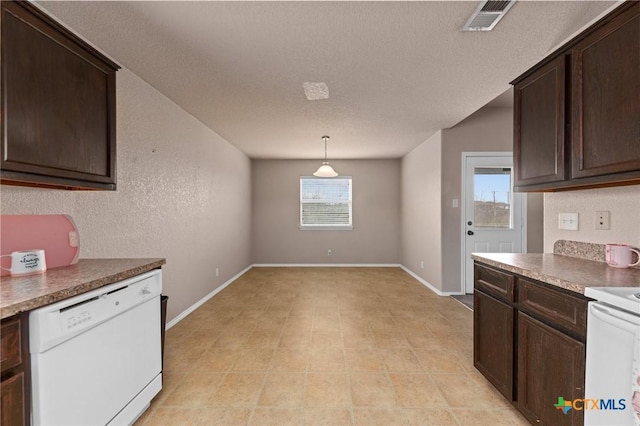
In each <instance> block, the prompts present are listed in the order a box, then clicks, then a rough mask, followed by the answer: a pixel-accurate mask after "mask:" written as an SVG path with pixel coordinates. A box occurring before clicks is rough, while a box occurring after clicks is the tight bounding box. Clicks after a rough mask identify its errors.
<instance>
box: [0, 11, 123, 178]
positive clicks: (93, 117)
mask: <svg viewBox="0 0 640 426" xmlns="http://www.w3.org/2000/svg"><path fill="white" fill-rule="evenodd" d="M1 7H2V10H1V18H0V19H1V20H2V22H1V24H2V53H1V54H2V75H1V85H2V86H1V87H2V96H1V98H2V123H1V125H2V147H1V149H2V157H1V163H0V168H1V169H2V170H1V177H2V183H3V184H12V185H27V186H45V187H52V188H66V189H106V190H115V189H116V121H115V120H116V116H115V112H116V111H115V108H116V71H117V70H118V69H119V67H118V65H116V64H115V63H113V62H112V61H110V60H109V59H108V58H106V57H105V56H104V55H102V54H100V53H99V52H98V51H97V50H95V49H94V48H92V47H91V46H89V45H88V44H87V43H86V42H84V41H83V40H81V39H80V38H78V37H77V36H76V35H74V34H73V33H71V32H70V31H69V30H67V29H66V28H64V27H63V26H61V25H60V24H59V23H57V22H56V21H54V20H53V19H51V18H50V17H49V16H47V15H46V14H45V13H43V12H42V11H40V10H39V9H38V8H37V7H36V6H34V5H32V4H30V3H29V2H14V1H3V2H2V6H1Z"/></svg>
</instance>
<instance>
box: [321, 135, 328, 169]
mask: <svg viewBox="0 0 640 426" xmlns="http://www.w3.org/2000/svg"><path fill="white" fill-rule="evenodd" d="M328 139H329V136H323V137H322V140H323V141H324V162H325V163H326V162H327V140H328Z"/></svg>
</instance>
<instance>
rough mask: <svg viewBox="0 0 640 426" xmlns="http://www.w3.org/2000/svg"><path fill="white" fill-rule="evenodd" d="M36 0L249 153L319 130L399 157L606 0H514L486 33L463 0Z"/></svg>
mask: <svg viewBox="0 0 640 426" xmlns="http://www.w3.org/2000/svg"><path fill="white" fill-rule="evenodd" d="M39 4H41V5H42V6H43V7H44V8H45V9H47V10H48V11H49V12H51V13H52V14H53V15H55V16H57V17H58V18H59V19H61V20H62V21H63V22H64V23H66V24H67V25H69V26H70V27H71V28H72V29H74V30H75V31H77V32H78V33H80V34H82V36H83V37H84V38H86V39H87V40H89V41H90V42H91V43H93V44H94V45H96V46H97V47H98V48H100V49H101V50H102V51H104V52H105V53H107V54H108V55H109V56H110V57H112V58H113V59H115V60H116V61H117V62H119V63H120V64H122V65H123V66H125V67H126V68H128V69H130V70H132V71H133V72H134V73H136V74H137V75H138V76H139V77H141V78H142V79H144V80H145V81H147V82H148V83H150V84H151V85H153V86H154V87H155V88H156V89H158V90H159V91H161V92H162V93H163V94H165V95H166V96H167V97H169V98H170V99H172V100H173V101H174V102H176V103H177V104H179V105H180V106H181V107H182V108H184V109H185V110H186V111H188V112H189V113H191V114H192V115H193V116H195V117H196V118H198V119H199V120H200V121H202V122H203V123H205V124H206V125H207V126H208V127H210V128H211V129H213V130H214V131H216V132H217V133H218V134H220V135H221V136H222V137H224V138H225V139H226V140H227V141H229V142H230V143H232V144H233V145H235V146H236V147H238V148H239V149H240V150H242V151H243V152H245V153H246V154H247V155H249V156H250V157H252V158H320V157H322V155H323V154H324V147H323V144H322V140H321V136H322V135H325V134H327V135H330V136H331V142H330V143H329V157H330V158H397V157H401V156H403V155H404V154H406V153H407V152H408V151H410V150H411V149H413V148H414V147H416V146H417V145H419V144H420V143H422V142H423V141H424V140H426V139H427V138H429V137H430V136H431V135H433V134H434V133H435V132H437V131H438V130H439V129H446V128H448V127H451V126H453V125H455V124H456V123H458V122H460V121H461V120H463V119H464V118H466V117H468V116H469V115H470V114H472V113H473V112H475V111H476V110H478V109H479V108H481V107H482V106H483V105H485V104H487V103H488V102H489V101H491V100H492V99H494V98H496V97H497V96H499V95H500V94H502V93H503V92H505V91H506V90H508V89H509V82H510V81H511V80H512V79H514V78H515V77H517V76H518V75H519V74H521V73H522V72H524V71H525V70H527V69H528V68H529V67H531V66H532V65H534V64H535V63H536V62H537V61H539V60H540V59H542V58H543V57H544V56H545V55H546V54H548V53H549V51H550V50H551V49H553V48H554V47H557V46H558V45H559V44H560V43H561V42H563V41H565V40H566V39H567V38H568V37H569V36H571V35H572V34H574V33H575V32H576V31H577V30H579V29H580V28H582V27H583V26H584V25H585V24H587V23H588V22H590V21H592V20H593V19H594V18H595V17H597V16H598V15H600V14H602V12H603V11H605V10H606V9H608V8H610V7H611V6H612V5H613V4H614V3H613V2H598V1H596V2H592V1H559V2H551V1H543V2H534V1H519V2H518V3H516V4H515V5H514V6H513V8H512V9H511V10H510V11H509V13H508V14H507V15H506V16H505V17H504V19H502V21H501V22H500V23H499V24H498V26H497V27H496V28H495V29H494V30H493V31H491V32H461V31H460V28H461V27H462V26H463V25H464V23H465V22H466V21H467V19H468V18H469V16H470V15H471V13H473V11H474V10H475V9H476V7H477V5H478V2H466V1H449V2H437V1H427V2H399V1H389V2H384V1H377V2H355V1H354V2H351V1H346V2H306V1H302V2H272V1H268V2H222V1H219V2H218V1H211V2H190V1H173V2H172V1H168V2H136V1H134V2H125V1H116V2H98V1H80V2H48V1H40V2H39ZM304 82H324V83H326V84H327V86H328V88H329V99H322V100H316V101H309V100H307V98H306V97H305V94H304V90H303V83H304ZM507 96H508V95H507ZM504 98H505V97H504V96H503V97H502V98H500V99H499V100H497V101H496V102H497V105H504V104H505V99H504ZM506 103H507V104H508V100H507V101H506Z"/></svg>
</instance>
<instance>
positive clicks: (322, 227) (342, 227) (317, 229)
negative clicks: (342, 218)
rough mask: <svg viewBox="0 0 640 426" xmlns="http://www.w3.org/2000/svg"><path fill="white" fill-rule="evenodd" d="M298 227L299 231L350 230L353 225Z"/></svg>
mask: <svg viewBox="0 0 640 426" xmlns="http://www.w3.org/2000/svg"><path fill="white" fill-rule="evenodd" d="M299 229H300V230H301V231H352V230H353V226H350V225H341V226H323V225H301V226H300V227H299Z"/></svg>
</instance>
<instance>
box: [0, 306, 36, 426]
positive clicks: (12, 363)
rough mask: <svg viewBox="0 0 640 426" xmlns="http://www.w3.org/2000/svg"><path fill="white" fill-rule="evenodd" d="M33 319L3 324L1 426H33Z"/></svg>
mask: <svg viewBox="0 0 640 426" xmlns="http://www.w3.org/2000/svg"><path fill="white" fill-rule="evenodd" d="M28 330H29V315H28V313H22V314H18V315H14V316H12V317H9V318H5V319H3V320H2V322H0V426H20V425H28V424H29V420H30V419H29V416H30V412H31V398H30V392H31V387H30V383H29V382H30V376H29V374H30V364H29V346H28V342H29V334H28Z"/></svg>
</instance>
